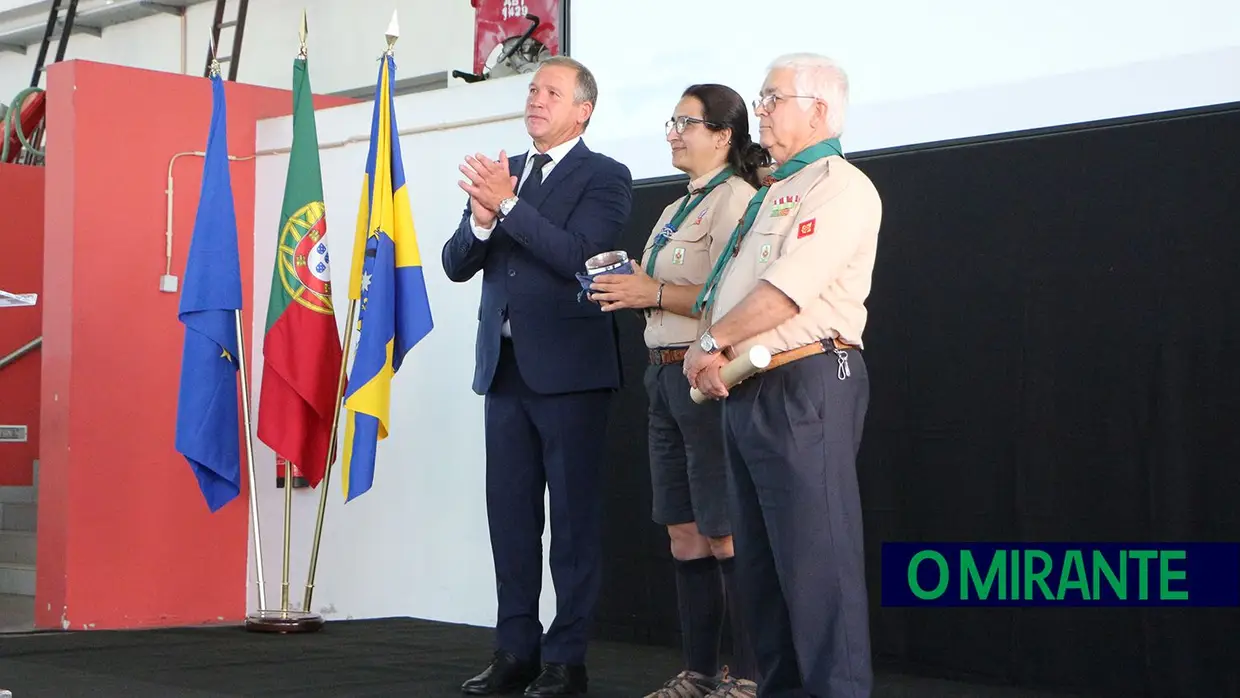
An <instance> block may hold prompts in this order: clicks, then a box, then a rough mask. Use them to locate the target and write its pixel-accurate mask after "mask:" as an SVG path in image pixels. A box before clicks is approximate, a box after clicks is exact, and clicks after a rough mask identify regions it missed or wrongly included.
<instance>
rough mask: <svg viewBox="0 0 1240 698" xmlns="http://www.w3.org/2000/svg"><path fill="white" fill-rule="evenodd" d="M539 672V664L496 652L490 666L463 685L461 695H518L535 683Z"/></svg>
mask: <svg viewBox="0 0 1240 698" xmlns="http://www.w3.org/2000/svg"><path fill="white" fill-rule="evenodd" d="M538 671H539V666H538V662H536V661H530V662H523V661H521V660H520V659H518V658H517V657H516V655H514V654H512V653H510V652H505V651H503V650H496V651H495V657H494V658H493V659H492V660H491V664H490V666H488V667H487V668H486V669H485V670H483V672H482V673H481V674H478V675H477V676H475V677H474V678H472V679H470V680H468V681H466V682H465V683H463V684H461V693H464V694H466V695H471V696H492V695H499V694H502V693H516V692H517V691H520V690H521V689H522V688H523V687H524V686H526V685H527V684H529V683H530V681H533V680H534V679H535V678H536V677H537V676H538Z"/></svg>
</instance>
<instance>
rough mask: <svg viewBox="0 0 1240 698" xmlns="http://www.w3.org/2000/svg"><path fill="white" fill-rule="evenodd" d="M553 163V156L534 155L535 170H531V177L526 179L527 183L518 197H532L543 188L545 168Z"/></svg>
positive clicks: (544, 154) (522, 186) (523, 185)
mask: <svg viewBox="0 0 1240 698" xmlns="http://www.w3.org/2000/svg"><path fill="white" fill-rule="evenodd" d="M549 162H551V156H550V155H548V154H546V153H537V154H535V155H534V160H533V169H531V170H530V176H529V177H527V178H526V179H525V183H524V184H522V185H521V192H520V193H519V194H518V196H524V197H527V198H528V197H530V196H533V195H534V192H536V191H538V189H539V188H540V187H542V182H543V168H544V167H546V166H547V163H549Z"/></svg>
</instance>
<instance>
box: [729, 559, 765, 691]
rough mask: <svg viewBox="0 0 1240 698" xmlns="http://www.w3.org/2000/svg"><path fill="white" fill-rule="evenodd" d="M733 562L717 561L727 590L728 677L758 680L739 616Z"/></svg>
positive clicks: (751, 645) (743, 626)
mask: <svg viewBox="0 0 1240 698" xmlns="http://www.w3.org/2000/svg"><path fill="white" fill-rule="evenodd" d="M733 567H734V566H733V560H732V558H730V557H729V558H726V559H724V560H720V561H719V569H720V570H721V571H722V572H723V584H724V587H725V588H726V589H727V599H728V619H729V620H730V621H731V626H732V627H731V629H732V655H733V656H732V666H730V667H728V675H730V676H735V677H737V678H740V679H749V680H750V681H757V680H758V676H757V673H758V665H757V661H756V660H755V659H754V654H753V644H752V643H751V642H750V641H749V631H748V630H747V629H746V628H745V619H744V618H743V617H742V616H741V604H740V596H739V594H738V593H737V591H736V575H735V574H734V573H733Z"/></svg>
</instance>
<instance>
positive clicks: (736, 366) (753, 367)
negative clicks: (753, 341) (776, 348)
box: [689, 345, 771, 405]
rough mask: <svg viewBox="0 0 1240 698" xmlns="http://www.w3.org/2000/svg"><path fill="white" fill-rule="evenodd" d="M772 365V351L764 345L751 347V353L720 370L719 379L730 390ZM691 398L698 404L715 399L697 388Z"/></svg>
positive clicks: (690, 390) (690, 391)
mask: <svg viewBox="0 0 1240 698" xmlns="http://www.w3.org/2000/svg"><path fill="white" fill-rule="evenodd" d="M770 365H771V350H770V349H767V348H766V347H764V346H762V345H757V346H754V347H751V348H750V349H749V351H747V352H745V353H744V354H741V355H740V356H738V357H736V358H735V359H732V360H731V361H729V362H727V363H726V364H724V365H723V368H721V369H719V377H720V378H722V379H723V384H724V385H725V386H727V388H728V390H731V389H732V388H734V387H736V386H737V385H738V384H740V382H741V381H743V380H745V379H746V378H749V377H750V376H752V375H754V374H755V373H757V372H758V371H761V370H762V369H764V368H766V367H767V366H770ZM689 397H691V398H693V401H694V402H696V403H697V404H699V405H700V404H702V403H704V402H707V401H709V400H712V399H714V398H711V397H709V396H708V395H706V394H705V393H703V392H702V391H700V390H698V389H697V388H690V389H689Z"/></svg>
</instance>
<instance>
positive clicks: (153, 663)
mask: <svg viewBox="0 0 1240 698" xmlns="http://www.w3.org/2000/svg"><path fill="white" fill-rule="evenodd" d="M490 643H491V631H490V630H488V629H485V628H473V627H467V626H462V625H448V624H443V623H431V622H428V621H419V620H411V619H397V618H391V619H382V620H369V621H339V622H334V623H328V624H327V626H326V627H325V628H324V629H323V630H321V631H320V632H317V633H312V634H305V635H284V636H279V635H269V634H264V633H248V632H246V631H245V630H243V629H241V628H184V629H172V630H128V631H77V632H73V633H49V634H38V635H30V636H12V635H6V636H0V688H2V689H7V690H9V691H11V692H12V693H13V696H14V698H79V697H82V698H86V697H90V698H113V697H115V698H225V697H229V696H261V697H262V698H275V697H279V696H289V697H293V696H296V697H297V698H318V697H320V696H321V697H322V698H339V697H342V696H349V697H350V698H362V697H365V696H375V697H376V698H377V697H380V696H381V697H383V698H394V697H402V698H459V697H460V696H461V693H460V690H459V687H460V684H461V682H462V681H464V680H465V679H467V678H469V677H470V676H472V675H473V674H474V673H476V672H477V671H479V670H480V669H481V668H482V666H483V665H484V664H485V661H486V659H487V658H488V657H489V653H490V647H491V644H490ZM589 661H590V665H589V671H590V676H591V684H590V696H592V698H639V696H644V695H646V694H647V693H649V692H650V691H652V690H653V689H654V688H657V687H658V686H659V685H660V684H662V682H663V681H665V680H666V679H667V678H669V677H671V676H672V675H673V674H674V673H675V672H676V671H677V670H678V666H677V665H678V663H679V662H678V658H677V653H676V652H674V651H672V650H669V649H666V648H660V647H652V646H648V645H647V646H642V645H636V644H630V643H614V642H599V643H596V644H595V645H593V646H592V647H591V649H590V660H589ZM517 695H520V694H517ZM980 696H986V698H1079V696H1078V697H1073V696H1067V695H1064V694H1053V695H1052V694H1049V693H1035V692H1033V691H1024V690H1015V689H1005V688H996V687H989V686H978V685H972V686H971V685H967V684H963V683H954V682H947V681H936V680H927V679H916V678H910V677H906V676H899V675H883V676H880V677H879V679H878V681H877V683H876V687H875V691H874V698H979V697H980Z"/></svg>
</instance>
